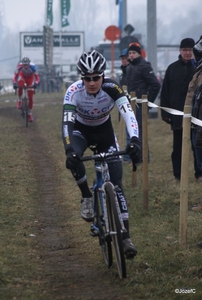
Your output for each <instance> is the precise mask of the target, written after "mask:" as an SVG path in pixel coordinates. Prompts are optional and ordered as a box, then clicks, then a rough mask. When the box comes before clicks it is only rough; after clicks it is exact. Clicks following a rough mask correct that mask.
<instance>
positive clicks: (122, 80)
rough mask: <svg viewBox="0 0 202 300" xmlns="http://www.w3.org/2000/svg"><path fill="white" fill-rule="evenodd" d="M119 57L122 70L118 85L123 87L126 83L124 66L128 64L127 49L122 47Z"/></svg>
mask: <svg viewBox="0 0 202 300" xmlns="http://www.w3.org/2000/svg"><path fill="white" fill-rule="evenodd" d="M119 57H120V59H121V67H120V68H121V71H122V74H121V76H120V77H119V83H120V86H121V87H123V85H127V78H126V68H127V66H128V65H129V61H128V49H127V48H126V49H123V50H122V51H121V54H120V56H119Z"/></svg>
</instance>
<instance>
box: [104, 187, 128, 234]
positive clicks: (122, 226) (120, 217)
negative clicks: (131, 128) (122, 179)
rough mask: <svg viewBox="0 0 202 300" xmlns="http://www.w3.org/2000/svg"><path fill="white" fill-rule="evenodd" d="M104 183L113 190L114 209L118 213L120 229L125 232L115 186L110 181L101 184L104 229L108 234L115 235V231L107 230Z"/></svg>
mask: <svg viewBox="0 0 202 300" xmlns="http://www.w3.org/2000/svg"><path fill="white" fill-rule="evenodd" d="M106 184H110V185H111V186H112V188H113V191H114V200H115V203H116V209H117V213H118V217H119V222H120V225H121V231H122V233H123V232H127V230H126V228H125V226H124V223H123V218H122V215H121V210H120V206H119V202H118V198H117V194H116V187H115V186H114V185H113V184H112V183H111V182H105V183H104V184H103V196H104V197H103V206H104V220H105V227H106V231H107V232H108V233H109V234H110V235H115V234H116V232H110V231H109V220H108V213H107V200H106V192H105V185H106Z"/></svg>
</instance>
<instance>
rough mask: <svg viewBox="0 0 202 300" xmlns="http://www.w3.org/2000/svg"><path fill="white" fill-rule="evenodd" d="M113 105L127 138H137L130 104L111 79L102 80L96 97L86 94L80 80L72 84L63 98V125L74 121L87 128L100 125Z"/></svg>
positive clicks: (136, 127)
mask: <svg viewBox="0 0 202 300" xmlns="http://www.w3.org/2000/svg"><path fill="white" fill-rule="evenodd" d="M115 104H116V106H117V108H118V110H119V112H120V114H121V116H122V117H123V119H124V121H125V123H126V127H127V131H128V133H129V136H130V137H133V136H136V137H138V136H139V131H138V123H137V120H136V117H135V115H134V112H133V110H132V107H131V105H130V102H129V101H128V99H127V97H126V96H125V94H124V92H123V90H122V88H121V87H120V86H119V85H118V83H117V82H115V81H114V80H113V79H111V78H105V79H104V80H103V84H102V86H101V89H100V90H99V92H98V93H97V94H96V95H90V94H88V93H87V91H86V88H85V86H84V84H83V81H82V80H78V81H76V82H74V83H73V84H72V85H71V86H70V87H69V88H68V89H67V91H66V94H65V97H64V110H63V124H68V122H73V123H74V122H75V119H76V120H78V122H80V123H82V124H84V125H87V126H98V125H101V124H103V123H104V122H106V121H107V120H108V118H109V115H110V112H111V110H112V109H113V107H114V105H115ZM66 130H68V129H67V128H66ZM66 134H67V135H68V132H66Z"/></svg>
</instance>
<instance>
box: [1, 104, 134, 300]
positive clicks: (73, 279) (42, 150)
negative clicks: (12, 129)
mask: <svg viewBox="0 0 202 300" xmlns="http://www.w3.org/2000/svg"><path fill="white" fill-rule="evenodd" d="M40 113H41V112H40V110H37V107H36V108H35V122H34V123H33V124H31V126H29V128H28V129H24V128H23V130H22V129H21V128H19V130H20V131H21V134H22V138H25V139H26V140H27V142H28V144H29V147H30V163H31V165H33V171H34V176H35V180H37V182H38V191H37V192H38V193H39V194H40V200H39V202H38V203H36V212H35V215H36V220H37V222H36V223H35V228H33V230H34V231H35V233H36V239H35V240H34V241H33V248H34V249H35V250H36V251H37V252H38V253H39V256H40V257H39V258H40V260H41V268H40V270H39V272H40V274H39V277H40V278H41V280H42V281H43V282H44V289H43V291H42V295H41V298H40V299H47V298H46V294H47V291H48V294H51V297H52V298H51V299H54V300H55V299H71V300H73V299H84V300H85V299H86V300H90V299H98V300H102V299H103V300H110V299H116V300H119V299H134V298H133V297H131V296H129V295H128V292H127V282H126V281H122V282H121V281H120V279H119V278H118V275H117V272H116V269H115V267H114V269H113V270H107V269H106V268H105V267H104V268H103V265H104V262H102V264H103V265H102V266H101V267H100V268H99V263H97V264H94V263H92V261H91V253H89V252H88V251H85V244H84V245H82V244H80V243H79V239H80V234H82V228H84V230H86V228H88V226H87V225H86V223H85V224H83V222H84V221H82V220H79V224H78V226H74V225H72V221H71V220H68V217H67V211H71V209H74V208H72V207H69V209H67V210H66V208H65V209H64V204H63V202H64V199H63V198H64V194H63V193H62V192H61V193H60V190H59V189H58V186H62V184H61V182H60V176H58V173H57V172H58V169H60V166H59V165H58V161H57V156H56V155H54V153H53V152H51V151H50V140H49V138H48V137H47V138H45V136H46V135H44V132H43V130H44V129H43V128H42V126H41V124H40ZM4 114H8V116H9V118H16V109H14V108H13V109H9V111H7V110H6V109H5V111H4ZM70 185H71V189H70V190H69V194H68V197H69V196H70V195H71V194H72V192H73V189H74V187H73V188H72V183H71V182H70ZM78 205H79V204H78ZM79 208H80V207H79V206H78V208H77V209H78V210H79ZM74 231H75V232H74ZM68 232H69V233H68ZM92 239H93V238H92ZM97 242H98V241H97V240H96V241H95V240H93V243H94V244H95V243H97ZM86 243H87V244H88V246H89V244H90V243H91V237H88V238H87V241H86ZM83 247H84V248H83ZM96 248H98V247H97V245H96ZM98 253H99V252H98ZM99 255H100V256H101V252H100V253H99ZM99 259H100V257H99ZM43 294H44V295H43ZM48 299H50V298H48ZM51 299H50V300H51Z"/></svg>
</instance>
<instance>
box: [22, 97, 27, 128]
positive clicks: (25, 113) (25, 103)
mask: <svg viewBox="0 0 202 300" xmlns="http://www.w3.org/2000/svg"><path fill="white" fill-rule="evenodd" d="M22 111H23V112H22V116H23V118H24V121H25V127H28V98H27V97H24V98H23V99H22Z"/></svg>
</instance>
